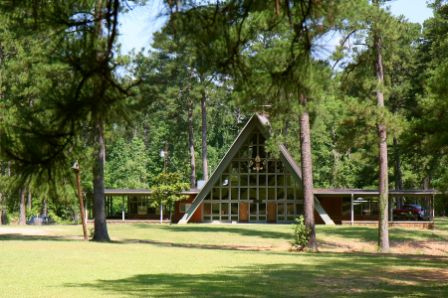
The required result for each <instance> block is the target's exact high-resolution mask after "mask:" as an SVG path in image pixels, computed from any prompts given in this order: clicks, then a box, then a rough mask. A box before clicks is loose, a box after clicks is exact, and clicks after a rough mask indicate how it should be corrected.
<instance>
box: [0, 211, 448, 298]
mask: <svg viewBox="0 0 448 298" xmlns="http://www.w3.org/2000/svg"><path fill="white" fill-rule="evenodd" d="M437 224H438V226H440V227H441V228H440V229H437V230H434V231H422V230H407V229H397V228H393V229H391V240H392V242H393V243H395V244H399V243H402V242H406V243H412V244H413V245H421V244H423V243H427V242H430V243H432V242H438V243H439V242H440V243H444V242H445V243H448V220H447V219H439V220H438V223H437ZM291 229H292V228H291V226H288V225H206V224H202V225H186V226H178V225H171V226H170V225H155V224H154V225H148V224H124V225H121V224H111V225H109V230H110V234H111V236H112V238H113V239H114V240H115V241H116V242H114V243H108V244H101V243H93V242H82V241H80V240H79V236H80V232H81V229H80V227H79V226H47V227H28V226H27V227H24V228H21V227H0V268H1V270H0V297H96V296H103V297H110V296H117V297H125V296H137V297H139V296H140V297H148V296H149V297H151V296H184V297H185V296H186V297H189V296H203V297H204V296H209V297H210V296H232V297H233V296H249V297H254V296H256V297H287V296H295V297H297V296H312V297H330V296H331V297H344V296H357V297H378V296H385V297H391V296H414V297H416V296H418V297H443V296H445V297H446V296H448V256H447V254H446V253H443V254H441V255H438V256H436V255H435V256H429V255H424V254H421V253H420V254H419V251H418V250H414V251H412V252H411V251H410V252H408V253H403V252H401V253H400V254H397V253H393V254H391V255H379V254H376V253H375V252H369V251H368V249H367V250H365V249H364V248H362V249H360V250H358V251H355V252H344V251H338V250H334V251H332V249H331V248H332V246H331V245H333V246H337V245H339V246H341V247H342V248H343V247H344V245H345V244H348V243H358V244H359V243H361V244H368V245H374V242H375V240H376V229H374V228H366V227H348V226H336V227H325V226H319V227H318V231H317V232H318V237H319V240H320V242H321V243H322V245H321V247H322V249H321V252H320V253H317V254H310V253H294V252H289V251H288V247H289V240H290V237H291V236H290V235H291ZM325 243H326V245H325ZM326 246H328V247H327V248H326ZM364 250H365V251H367V252H365V251H364Z"/></svg>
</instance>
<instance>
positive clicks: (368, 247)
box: [319, 239, 448, 256]
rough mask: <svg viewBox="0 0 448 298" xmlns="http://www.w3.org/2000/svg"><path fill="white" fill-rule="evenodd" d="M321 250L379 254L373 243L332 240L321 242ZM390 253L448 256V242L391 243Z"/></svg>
mask: <svg viewBox="0 0 448 298" xmlns="http://www.w3.org/2000/svg"><path fill="white" fill-rule="evenodd" d="M319 250H320V251H325V252H371V253H375V252H377V244H376V242H373V241H365V242H360V241H347V240H342V239H340V240H339V239H338V240H331V241H320V242H319ZM390 252H391V253H395V254H414V255H431V256H448V242H445V241H417V240H416V241H401V242H397V241H391V243H390Z"/></svg>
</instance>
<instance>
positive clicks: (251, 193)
mask: <svg viewBox="0 0 448 298" xmlns="http://www.w3.org/2000/svg"><path fill="white" fill-rule="evenodd" d="M249 200H251V202H256V201H257V189H256V188H250V189H249Z"/></svg>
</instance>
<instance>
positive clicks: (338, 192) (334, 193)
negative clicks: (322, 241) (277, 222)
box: [314, 188, 441, 197]
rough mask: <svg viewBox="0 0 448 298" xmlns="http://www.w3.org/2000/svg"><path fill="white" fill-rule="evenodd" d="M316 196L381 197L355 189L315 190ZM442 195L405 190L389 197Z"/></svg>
mask: <svg viewBox="0 0 448 298" xmlns="http://www.w3.org/2000/svg"><path fill="white" fill-rule="evenodd" d="M314 194H315V195H317V196H321V197H324V196H325V197H332V196H352V195H353V196H365V197H376V196H379V194H380V193H379V191H378V190H377V189H353V188H347V189H342V188H334V189H324V188H315V189H314ZM437 194H441V193H440V192H438V191H437V190H435V189H405V190H395V189H394V190H389V196H433V195H437Z"/></svg>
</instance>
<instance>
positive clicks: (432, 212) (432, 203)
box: [431, 194, 435, 221]
mask: <svg viewBox="0 0 448 298" xmlns="http://www.w3.org/2000/svg"><path fill="white" fill-rule="evenodd" d="M434 198H435V196H434V194H433V195H432V198H431V209H432V210H431V221H434V215H435V214H434Z"/></svg>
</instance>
